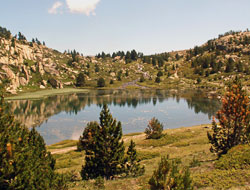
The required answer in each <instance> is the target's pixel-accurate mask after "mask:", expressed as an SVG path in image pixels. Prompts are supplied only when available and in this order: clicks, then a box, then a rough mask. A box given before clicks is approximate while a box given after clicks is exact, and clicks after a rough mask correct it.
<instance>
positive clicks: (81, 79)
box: [76, 73, 85, 87]
mask: <svg viewBox="0 0 250 190" xmlns="http://www.w3.org/2000/svg"><path fill="white" fill-rule="evenodd" d="M76 86H77V87H82V86H85V77H84V74H83V73H79V75H78V76H77V77H76Z"/></svg>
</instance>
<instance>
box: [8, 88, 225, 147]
mask: <svg viewBox="0 0 250 190" xmlns="http://www.w3.org/2000/svg"><path fill="white" fill-rule="evenodd" d="M8 103H9V109H10V111H11V112H12V113H14V115H15V117H16V118H17V119H18V120H19V121H20V122H22V123H24V124H25V125H26V126H28V127H32V126H36V127H37V130H38V131H39V132H40V134H41V135H42V136H43V137H44V139H45V141H46V143H47V144H48V145H49V144H53V143H56V142H59V141H62V140H66V139H78V138H79V136H80V135H81V133H82V131H83V130H84V127H85V126H86V124H87V123H88V122H89V121H99V113H100V111H101V108H102V105H103V104H104V103H107V104H108V105H109V109H110V111H111V113H112V115H113V117H114V118H116V119H117V120H118V121H121V123H122V128H123V134H127V133H134V132H143V131H144V130H145V128H146V127H147V124H148V122H149V120H150V119H151V118H152V117H156V118H158V119H159V120H160V122H162V123H163V125H164V128H165V129H167V128H178V127H182V126H192V125H199V124H207V123H211V117H212V115H214V114H215V113H216V111H217V110H218V109H219V107H220V103H219V102H218V101H217V100H213V99H208V98H206V97H205V94H203V93H202V92H199V91H181V92H180V91H165V90H99V91H97V90H93V91H90V92H88V93H79V94H76V93H75V94H70V95H56V96H51V97H46V98H43V99H39V100H18V101H9V102H8Z"/></svg>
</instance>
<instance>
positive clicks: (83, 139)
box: [77, 122, 99, 151]
mask: <svg viewBox="0 0 250 190" xmlns="http://www.w3.org/2000/svg"><path fill="white" fill-rule="evenodd" d="M98 125H99V124H98V123H97V122H89V123H88V124H87V127H86V128H85V129H84V131H83V134H82V136H80V138H79V141H78V143H77V150H78V151H83V150H87V149H89V148H90V146H91V145H92V144H93V140H94V139H93V136H95V132H96V131H97V129H98Z"/></svg>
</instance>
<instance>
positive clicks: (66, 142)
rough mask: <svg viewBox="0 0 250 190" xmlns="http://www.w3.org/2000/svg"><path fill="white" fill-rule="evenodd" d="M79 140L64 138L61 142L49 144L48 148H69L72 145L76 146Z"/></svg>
mask: <svg viewBox="0 0 250 190" xmlns="http://www.w3.org/2000/svg"><path fill="white" fill-rule="evenodd" d="M76 144H77V141H75V140H64V141H61V142H59V143H56V144H53V145H50V146H48V148H47V149H48V150H53V149H63V148H68V147H72V146H76Z"/></svg>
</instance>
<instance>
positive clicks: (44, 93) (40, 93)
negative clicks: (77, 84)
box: [5, 88, 88, 100]
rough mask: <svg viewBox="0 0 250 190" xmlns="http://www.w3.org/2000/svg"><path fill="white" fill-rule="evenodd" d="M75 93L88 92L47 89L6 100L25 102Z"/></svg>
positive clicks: (73, 89)
mask: <svg viewBox="0 0 250 190" xmlns="http://www.w3.org/2000/svg"><path fill="white" fill-rule="evenodd" d="M75 92H88V90H86V89H77V88H63V89H47V90H39V91H35V92H26V93H22V94H19V95H17V96H12V97H6V98H5V99H6V100H24V99H25V100H26V99H40V98H44V97H46V96H52V95H57V94H68V93H75Z"/></svg>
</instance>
